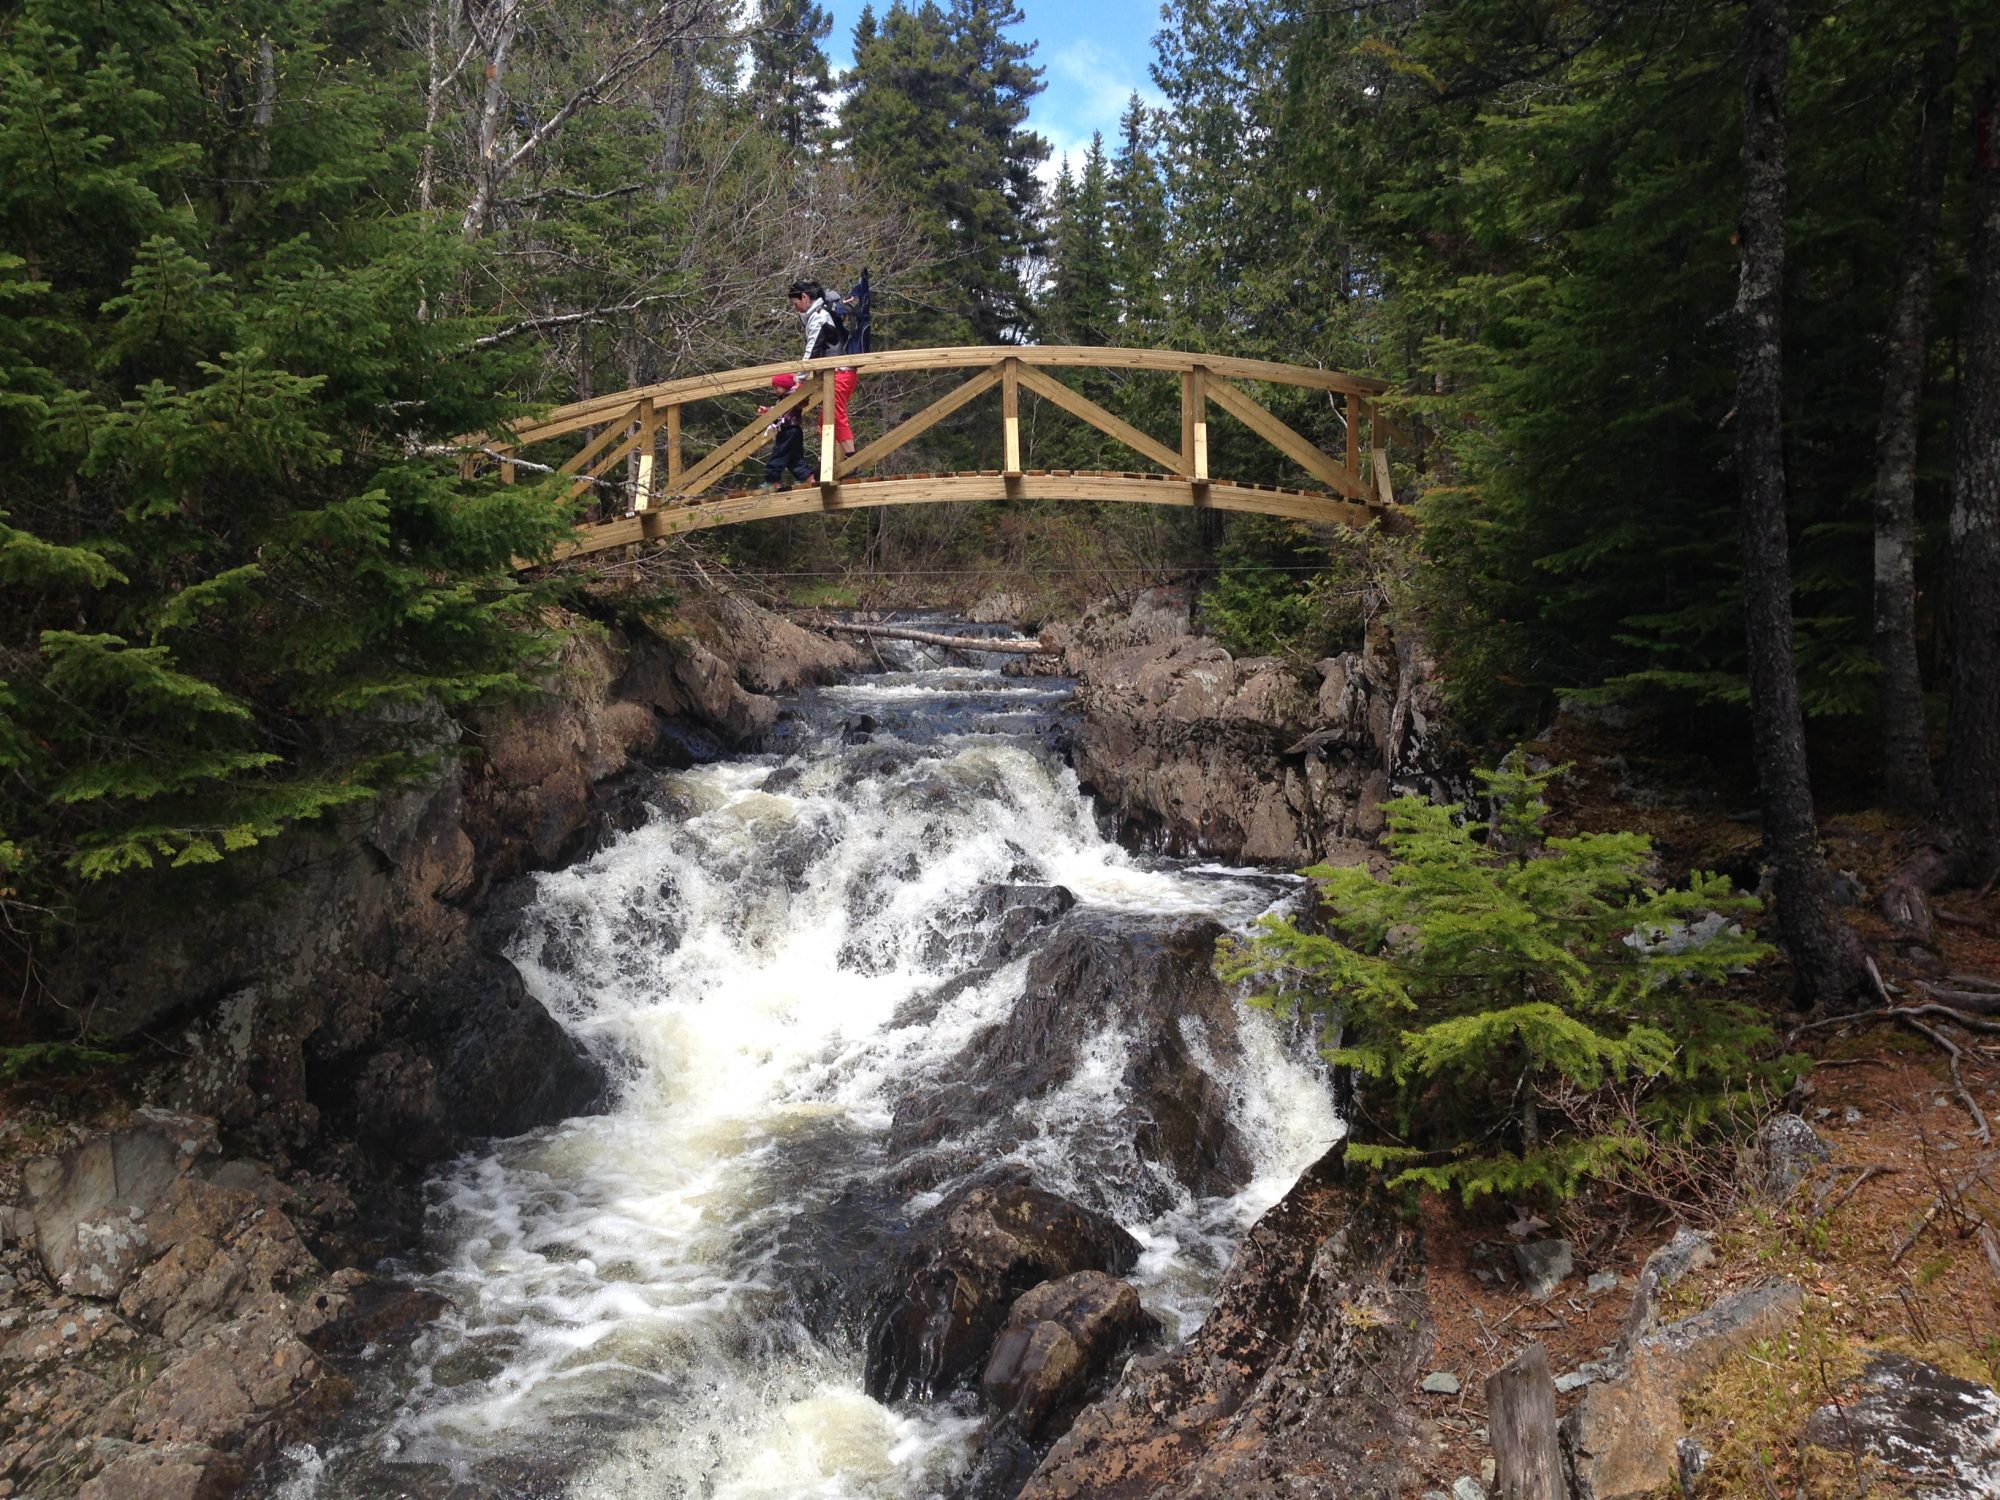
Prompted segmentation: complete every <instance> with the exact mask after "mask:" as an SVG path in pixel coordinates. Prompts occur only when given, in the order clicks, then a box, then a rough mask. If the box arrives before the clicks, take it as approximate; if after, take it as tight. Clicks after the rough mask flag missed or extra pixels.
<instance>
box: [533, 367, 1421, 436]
mask: <svg viewBox="0 0 2000 1500" xmlns="http://www.w3.org/2000/svg"><path fill="white" fill-rule="evenodd" d="M1007 359H1018V360H1019V361H1020V362H1021V363H1022V364H1024V365H1040V366H1064V367H1070V368H1079V367H1080V368H1096V369H1119V370H1148V371H1158V372H1165V373H1169V374H1182V373H1186V372H1187V371H1190V370H1194V369H1197V368H1199V369H1203V370H1206V371H1207V372H1208V373H1209V374H1211V375H1219V376H1221V377H1223V378H1224V379H1235V380H1262V381H1268V382H1270V383H1271V384H1274V385H1296V386H1304V387H1307V388H1309V389H1313V390H1322V391H1333V392H1338V393H1343V394H1347V395H1355V396H1379V395H1381V394H1382V393H1384V392H1385V391H1387V390H1389V389H1390V382H1389V381H1386V380H1377V379H1374V378H1373V377H1371V376H1366V375H1349V374H1346V373H1344V372H1342V371H1339V370H1322V369H1315V368H1313V367H1311V366H1307V365H1288V364H1281V363H1279V362H1278V361H1276V360H1267V359H1241V358H1237V357H1234V356H1230V355H1221V354H1200V353H1195V352H1192V351H1189V350H1183V349H1124V348H1119V347H1116V346H1105V345H1089V346H1085V345H1072V344H977V345H953V346H949V347H945V348H937V349H885V350H882V351H880V352H878V353H874V354H844V355H829V356H827V357H826V358H823V359H814V360H805V361H799V360H786V361H778V362H774V363H771V364H761V365H746V366H744V367H743V368H741V369H734V370H718V371H714V372H712V373H709V374H705V375H684V376H681V377H680V378H678V379H675V380H666V381H661V382H659V383H658V384H655V385H645V386H635V387H633V388H632V389H630V390H625V391H614V392H612V393H611V394H609V395H604V396H593V397H591V398H590V399H589V400H586V401H572V402H570V403H569V404H568V405H566V406H558V407H556V408H555V409H554V410H553V411H550V412H548V413H547V414H546V415H544V416H541V417H536V418H531V419H525V420H523V421H520V422H516V423H512V424H510V426H509V429H508V430H509V431H510V432H512V433H513V434H515V435H516V440H517V441H539V440H541V439H543V438H546V437H557V436H560V435H562V434H563V433H565V432H573V431H575V430H576V429H577V428H579V427H585V426H589V425H590V424H591V422H592V421H593V420H595V419H599V418H609V417H612V416H615V415H616V414H617V413H619V412H621V411H624V410H627V409H629V408H630V407H632V406H634V405H635V404H637V403H639V402H642V401H652V402H654V403H656V404H658V403H662V402H664V403H665V404H668V405H674V404H677V403H679V402H682V401H689V400H700V399H703V398H706V397H713V396H730V395H736V394H739V393H741V392H744V391H753V390H761V389H764V388H765V387H767V386H768V385H769V384H770V381H771V377H772V376H773V375H789V374H801V373H803V374H815V373H818V372H820V371H824V370H836V369H838V370H856V371H860V372H863V373H872V374H878V375H880V374H893V373H896V372H899V371H915V370H954V369H957V370H979V369H985V368H988V367H990V366H992V365H995V364H998V363H1000V362H1001V361H1002V360H1007Z"/></svg>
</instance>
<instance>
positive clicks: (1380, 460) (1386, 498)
mask: <svg viewBox="0 0 2000 1500" xmlns="http://www.w3.org/2000/svg"><path fill="white" fill-rule="evenodd" d="M1374 459H1375V493H1374V495H1373V496H1372V497H1371V498H1373V499H1374V500H1375V501H1376V502H1377V503H1378V504H1382V505H1394V504H1395V503H1396V484H1395V481H1394V480H1392V479H1391V478H1390V477H1389V450H1388V449H1387V448H1377V449H1376V450H1375V451H1374Z"/></svg>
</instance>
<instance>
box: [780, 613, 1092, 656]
mask: <svg viewBox="0 0 2000 1500" xmlns="http://www.w3.org/2000/svg"><path fill="white" fill-rule="evenodd" d="M809 623H810V625H811V627H812V628H813V629H814V630H837V631H840V632H842V633H843V634H846V635H860V636H886V637H887V638H888V639H890V640H895V641H915V642H917V644H918V645H921V646H948V647H950V648H952V649H953V650H955V651H1005V652H1009V653H1011V654H1013V655H1016V656H1031V655H1034V654H1036V653H1038V652H1046V653H1048V654H1051V655H1053V654H1054V653H1055V651H1056V648H1055V647H1054V646H1044V645H1043V644H1042V643H1041V642H1040V641H1023V640H1012V641H1005V640H997V641H996V640H989V639H987V638H986V637H985V636H978V635H945V634H943V633H942V632H940V631H936V630H917V629H914V628H912V627H910V626H908V625H850V624H848V623H847V622H846V621H844V620H813V621H810V622H809Z"/></svg>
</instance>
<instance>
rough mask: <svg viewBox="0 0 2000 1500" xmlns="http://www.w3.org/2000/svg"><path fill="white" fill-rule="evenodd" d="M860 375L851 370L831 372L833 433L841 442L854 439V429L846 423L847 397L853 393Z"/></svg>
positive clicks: (849, 441) (848, 441)
mask: <svg viewBox="0 0 2000 1500" xmlns="http://www.w3.org/2000/svg"><path fill="white" fill-rule="evenodd" d="M860 381H861V377H860V376H859V375H856V374H855V373H854V372H853V371H852V370H835V371H834V372H833V435H834V437H836V438H837V439H839V440H840V441H841V442H843V443H851V442H853V441H854V429H853V428H852V427H850V426H848V425H847V398H848V397H849V396H851V395H853V394H854V387H855V386H856V385H858V384H859V383H860Z"/></svg>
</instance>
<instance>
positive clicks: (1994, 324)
mask: <svg viewBox="0 0 2000 1500" xmlns="http://www.w3.org/2000/svg"><path fill="white" fill-rule="evenodd" d="M1984 67H1985V70H1986V75H1985V77H1984V78H1982V79H1981V80H1980V82H1979V86H1978V89H1977V91H1976V93H1975V95H1974V102H1973V125H1974V140H1975V155H1974V158H1973V238H1972V275H1973V282H1974V287H1973V303H1972V327H1971V329H1970V336H1969V337H1968V338H1967V340H1966V351H1965V381H1964V387H1963V389H1962V390H1961V391H1960V393H1959V413H1958V464H1957V469H1956V472H1955V475H1954V479H1953V486H1952V500H1951V621H1952V673H1951V721H1950V727H1949V732H1948V736H1947V741H1946V747H1945V766H1944V782H1945V787H1944V790H1945V805H1946V808H1947V809H1948V812H1949V815H1950V821H1951V824H1952V826H1953V827H1954V828H1955V829H1956V830H1957V835H1956V837H1957V842H1958V845H1959V859H1958V865H1959V870H1960V874H1961V877H1962V878H1964V879H1966V880H1970V881H1981V880H1985V879H1987V878H1988V877H1990V876H1991V875H1992V873H1993V872H1994V870H1995V869H1996V868H2000V63H1997V62H1996V61H1995V60H1994V58H1993V57H1992V56H1991V54H1990V53H1989V54H1988V55H1987V56H1986V58H1985V60H1984Z"/></svg>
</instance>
